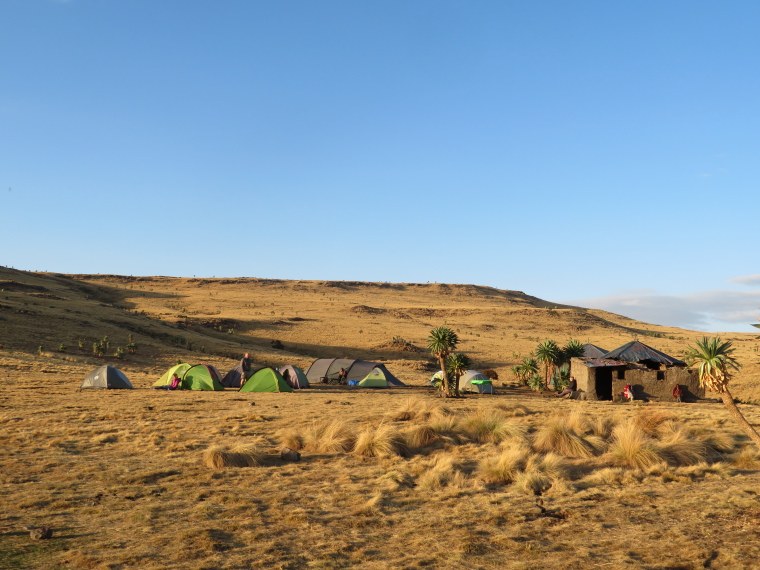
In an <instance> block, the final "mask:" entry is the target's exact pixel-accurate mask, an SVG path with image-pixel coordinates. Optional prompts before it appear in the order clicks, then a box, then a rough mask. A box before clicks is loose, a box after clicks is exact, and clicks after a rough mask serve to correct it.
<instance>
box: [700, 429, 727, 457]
mask: <svg viewBox="0 0 760 570" xmlns="http://www.w3.org/2000/svg"><path fill="white" fill-rule="evenodd" d="M696 437H697V439H699V440H701V441H702V442H703V443H704V444H705V445H706V446H707V447H708V448H710V449H711V450H712V451H714V452H715V453H720V454H723V453H730V452H731V451H733V450H734V448H735V447H736V440H735V439H734V436H733V435H731V434H728V433H726V432H712V433H708V434H705V435H700V436H696Z"/></svg>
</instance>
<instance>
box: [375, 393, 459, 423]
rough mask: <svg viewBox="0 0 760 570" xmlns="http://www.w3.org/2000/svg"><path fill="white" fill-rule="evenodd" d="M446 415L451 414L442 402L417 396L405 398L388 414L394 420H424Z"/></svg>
mask: <svg viewBox="0 0 760 570" xmlns="http://www.w3.org/2000/svg"><path fill="white" fill-rule="evenodd" d="M448 415H451V410H450V409H449V408H447V407H446V406H444V405H443V404H440V403H438V402H433V401H430V400H426V399H424V398H420V397H417V396H413V397H411V398H407V399H406V400H405V401H404V403H403V404H402V406H401V407H400V408H399V410H398V411H397V412H395V413H393V414H390V416H391V419H393V420H395V421H410V420H423V421H424V420H428V419H430V418H433V417H441V416H448Z"/></svg>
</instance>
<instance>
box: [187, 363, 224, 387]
mask: <svg viewBox="0 0 760 570" xmlns="http://www.w3.org/2000/svg"><path fill="white" fill-rule="evenodd" d="M181 386H182V389H183V390H224V386H222V379H221V377H220V376H219V371H218V370H217V369H216V368H214V367H213V366H211V365H209V364H196V365H195V366H191V367H190V368H188V369H187V370H186V371H185V374H184V376H182V384H181Z"/></svg>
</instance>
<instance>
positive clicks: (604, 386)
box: [594, 367, 612, 400]
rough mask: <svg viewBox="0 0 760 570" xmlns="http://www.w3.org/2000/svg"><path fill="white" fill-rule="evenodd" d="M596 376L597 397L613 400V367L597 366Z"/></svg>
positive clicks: (598, 398)
mask: <svg viewBox="0 0 760 570" xmlns="http://www.w3.org/2000/svg"><path fill="white" fill-rule="evenodd" d="M594 377H595V386H594V388H595V389H596V399H597V400H612V369H610V368H601V367H600V368H597V369H596V374H595V375H594Z"/></svg>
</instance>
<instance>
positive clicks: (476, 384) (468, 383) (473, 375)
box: [459, 370, 495, 394]
mask: <svg viewBox="0 0 760 570" xmlns="http://www.w3.org/2000/svg"><path fill="white" fill-rule="evenodd" d="M459 391H460V392H477V393H478V394H494V393H495V392H494V389H493V383H492V382H491V380H490V378H488V377H487V376H485V375H484V374H482V373H481V372H478V371H477V370H466V371H465V373H464V374H462V375H461V376H460V377H459Z"/></svg>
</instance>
